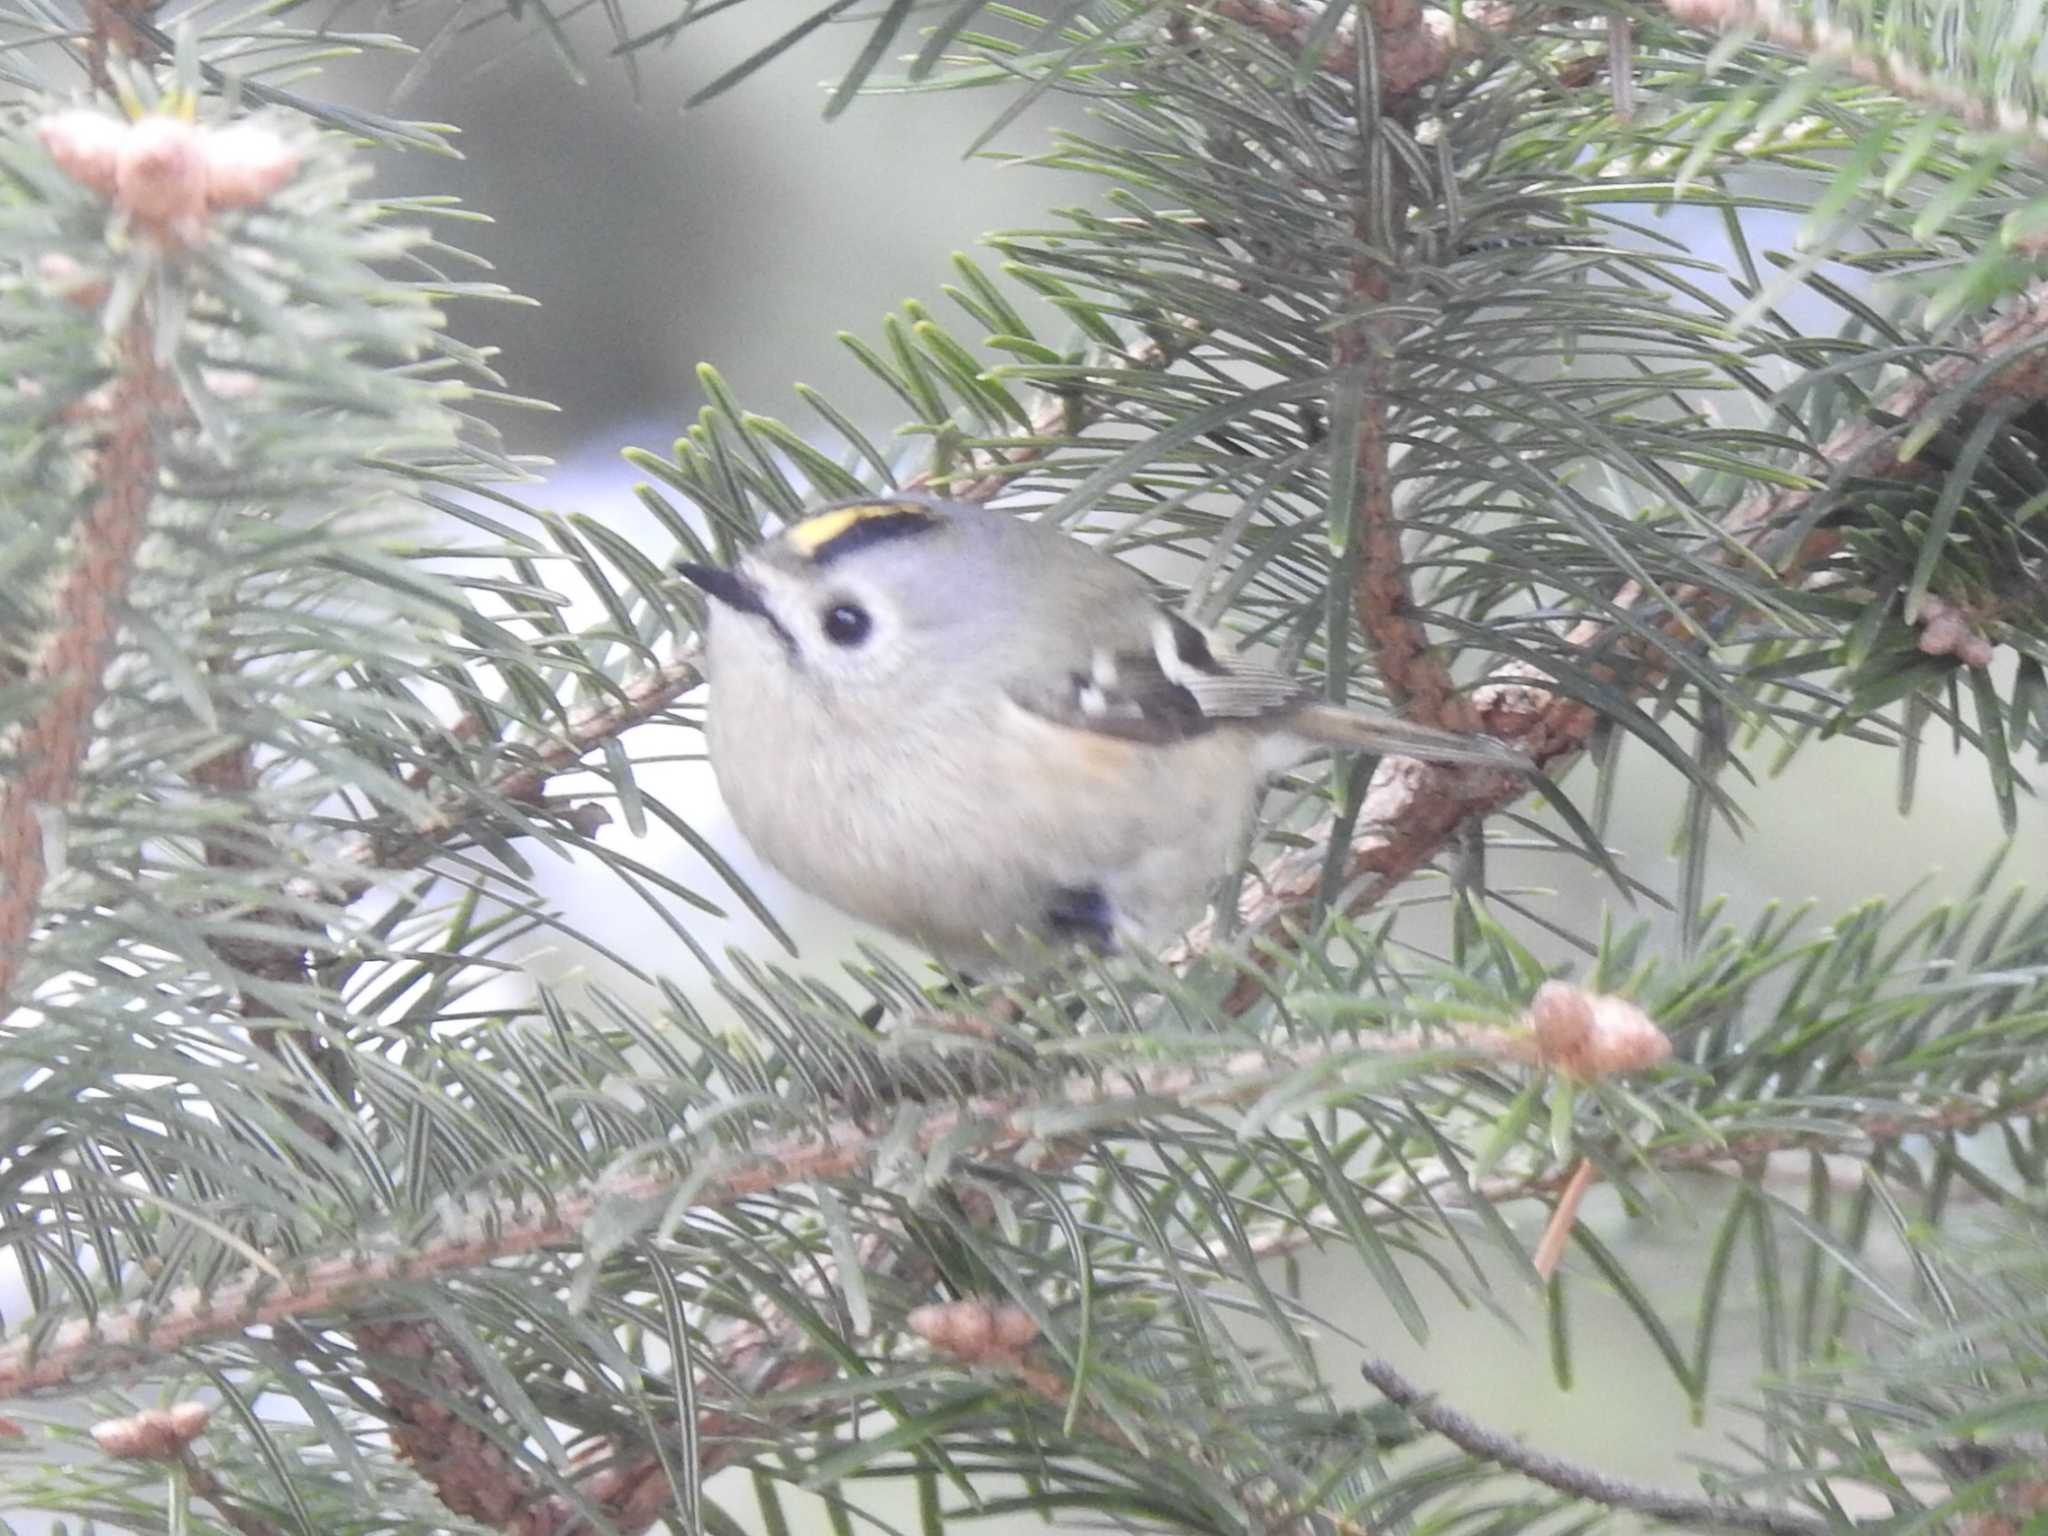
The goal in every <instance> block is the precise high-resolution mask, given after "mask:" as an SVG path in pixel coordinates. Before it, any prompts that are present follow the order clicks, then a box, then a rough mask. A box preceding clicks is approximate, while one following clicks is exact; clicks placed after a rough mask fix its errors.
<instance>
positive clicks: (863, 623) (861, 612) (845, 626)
mask: <svg viewBox="0 0 2048 1536" xmlns="http://www.w3.org/2000/svg"><path fill="white" fill-rule="evenodd" d="M874 627H875V621H874V620H873V619H871V618H869V617H868V611H867V609H865V608H863V607H861V606H860V604H858V603H834V604H833V605H832V606H831V607H830V608H827V609H826V610H825V638H826V639H827V640H830V641H831V642H832V643H833V644H834V645H859V644H860V643H861V641H863V640H865V639H867V637H868V631H869V630H871V629H873V628H874Z"/></svg>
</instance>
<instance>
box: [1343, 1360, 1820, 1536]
mask: <svg viewBox="0 0 2048 1536" xmlns="http://www.w3.org/2000/svg"><path fill="white" fill-rule="evenodd" d="M1358 1371H1359V1374H1360V1375H1362V1376H1363V1377H1364V1378H1365V1379H1366V1380H1367V1381H1369V1382H1371V1383H1372V1384H1373V1386H1375V1387H1377V1388H1378V1389H1379V1391H1380V1392H1381V1393H1382V1394H1383V1395H1384V1396H1385V1397H1386V1399H1387V1400H1388V1401H1389V1402H1391V1403H1393V1404H1395V1405H1396V1406H1397V1407H1400V1408H1402V1409H1405V1410H1406V1411H1407V1412H1408V1413H1409V1414H1410V1415H1412V1416H1413V1417H1414V1419H1415V1420H1416V1422H1417V1423H1419V1424H1421V1425H1422V1426H1423V1427H1424V1428H1425V1429H1429V1430H1433V1431H1434V1432H1435V1433H1437V1434H1439V1435H1442V1436H1443V1437H1444V1438H1445V1439H1446V1440H1448V1441H1450V1442H1451V1444H1453V1445H1455V1446H1456V1447H1457V1448H1458V1449H1459V1450H1461V1451H1463V1452H1464V1453H1465V1454H1466V1455H1468V1456H1474V1457H1477V1458H1478V1459H1479V1460H1481V1461H1490V1462H1492V1463H1494V1464H1495V1465H1496V1466H1501V1467H1506V1468H1507V1469H1508V1470H1509V1471H1511V1472H1519V1473H1521V1474H1522V1476H1524V1477H1526V1478H1528V1479H1530V1480H1531V1481H1532V1482H1538V1483H1541V1484H1543V1486H1544V1487H1546V1488H1555V1489H1556V1490H1557V1491H1558V1492H1559V1493H1564V1494H1569V1495H1571V1497H1573V1498H1575V1499H1585V1500H1588V1501H1590V1502H1592V1503H1594V1504H1604V1505H1606V1506H1607V1507H1608V1508H1610V1509H1628V1510H1633V1511H1635V1512H1636V1513H1637V1514H1641V1515H1648V1516H1649V1517H1650V1518H1651V1519H1653V1520H1665V1521H1670V1522H1672V1523H1674V1524H1680V1525H1692V1526H1707V1527H1711V1528H1714V1529H1719V1530H1728V1531H1755V1532H1758V1533H1760V1536H1826V1533H1827V1532H1828V1531H1829V1530H1831V1529H1833V1527H1831V1526H1829V1525H1828V1524H1827V1523H1826V1522H1824V1521H1820V1520H1811V1519H1808V1518H1806V1517H1805V1516H1803V1515H1793V1514H1786V1513H1783V1512H1781V1511H1778V1510H1770V1509H1756V1508H1753V1507H1752V1506H1750V1505H1747V1504H1734V1503H1730V1502H1728V1501H1727V1500H1725V1499H1708V1498H1700V1497H1697V1496H1694V1495H1690V1494H1683V1493H1678V1492H1675V1491H1674V1490H1671V1489H1667V1488H1653V1487H1651V1486H1649V1485H1648V1484H1646V1483H1634V1482H1630V1481H1628V1480H1627V1479H1626V1478H1619V1477H1610V1476H1608V1475H1607V1474H1606V1473H1604V1472H1597V1471H1595V1470H1593V1469H1592V1468H1590V1467H1582V1466H1579V1465H1577V1464H1576V1463H1573V1462H1569V1461H1565V1460H1564V1459H1562V1458H1561V1457H1557V1456H1547V1455H1545V1454H1544V1453H1542V1452H1541V1451H1532V1450H1530V1449H1529V1448H1528V1447H1527V1446H1524V1445H1522V1444H1520V1443H1519V1442H1518V1441H1515V1440H1512V1439H1510V1438H1509V1437H1508V1436H1506V1435H1503V1434H1501V1433H1500V1432H1499V1431H1498V1430H1493V1429H1488V1428H1487V1427H1486V1426H1485V1425H1483V1424H1481V1423H1479V1422H1478V1421H1477V1420H1475V1419H1469V1418H1467V1417H1466V1416H1465V1415H1464V1414H1462V1413H1459V1412H1458V1411H1457V1410H1456V1409H1454V1408H1447V1407H1445V1406H1444V1405H1443V1404H1442V1403H1440V1402H1438V1401H1437V1399H1436V1396H1435V1394H1434V1393H1430V1392H1425V1391H1423V1390H1422V1388H1420V1387H1418V1386H1417V1385H1416V1384H1415V1383H1414V1382H1412V1381H1410V1380H1409V1379H1408V1378H1407V1377H1405V1376H1403V1375H1402V1374H1401V1373H1400V1372H1399V1371H1397V1370H1395V1369H1394V1368H1393V1367H1392V1366H1391V1365H1389V1364H1387V1363H1386V1362H1385V1361H1384V1360H1375V1359H1373V1358H1371V1357H1370V1356H1368V1357H1367V1358H1366V1359H1365V1360H1363V1361H1361V1362H1360V1363H1359V1367H1358Z"/></svg>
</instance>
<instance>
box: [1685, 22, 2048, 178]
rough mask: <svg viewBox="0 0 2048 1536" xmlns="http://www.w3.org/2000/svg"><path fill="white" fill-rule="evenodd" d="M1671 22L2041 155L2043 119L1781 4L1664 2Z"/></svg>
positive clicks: (2045, 148)
mask: <svg viewBox="0 0 2048 1536" xmlns="http://www.w3.org/2000/svg"><path fill="white" fill-rule="evenodd" d="M1665 9H1666V10H1668V11H1669V12H1670V13H1671V15H1672V16H1673V18H1674V19H1676V20H1678V21H1682V22H1686V23H1689V24H1690V25H1693V26H1701V27H1712V28H1714V29H1715V30H1717V31H1721V32H1748V33H1753V34H1755V35H1756V36H1758V37H1761V38H1762V39H1764V41H1766V42H1769V43H1773V44H1775V45H1776V46H1778V47H1780V48H1786V49H1790V50H1791V51H1792V52H1794V53H1801V54H1805V55H1806V56H1807V57H1808V58H1810V59H1812V60H1813V62H1814V63H1816V64H1823V65H1826V66H1828V67H1830V68H1833V69H1839V70H1841V71H1842V72H1843V73H1845V74H1848V75H1851V76H1853V77H1854V78H1856V79H1858V80H1861V81H1864V82H1865V83H1867V84H1870V85H1874V86H1877V87H1879V88H1880V89H1881V90H1886V91H1890V92H1891V93H1892V94H1893V95H1894V96H1899V97H1903V98H1904V99H1906V100H1908V101H1913V102H1918V103H1919V104H1920V105H1922V106H1927V107H1933V108H1934V109H1936V110H1937V111H1941V112H1946V113H1948V114H1949V115H1950V116H1952V117H1955V118H1958V119H1960V120H1961V121H1962V122H1964V123H1966V124H1968V125H1969V126H1970V127H1972V128H1978V129H1986V130H1993V131H1998V132H2005V133H2025V134H2027V135H2029V136H2030V140H2031V142H2030V144H2029V146H2028V147H2029V149H2030V150H2031V152H2032V153H2033V154H2035V155H2037V156H2048V120H2044V119H2043V118H2042V117H2041V116H2040V114H2038V113H2036V112H2031V111H2029V110H2028V109H2027V108H2025V107H2023V106H2021V105H2020V104H2019V103H2018V102H2016V101H2013V100H2011V99H2010V98H2008V97H1991V98H1986V97H1983V96H1980V95H1974V94H1972V93H1971V92H1970V91H1968V90H1966V89H1964V88H1963V87H1962V86H1961V85H1958V84H1956V83H1955V82H1953V81H1948V80H1942V79H1939V78H1937V77H1936V76H1934V75H1931V74H1929V73H1928V72H1927V71H1926V70H1925V69H1923V68H1921V67H1920V66H1919V65H1918V64H1916V63H1915V62H1914V61H1913V60H1912V59H1910V58H1908V57H1907V56H1906V55H1905V54H1904V53H1903V52H1902V51H1900V50H1899V49H1897V48H1884V47H1881V46H1876V45H1873V44H1871V43H1869V42H1867V41H1865V40H1864V39H1863V38H1860V37H1858V36H1857V35H1856V34H1855V33H1854V32H1851V31H1850V30H1849V29H1848V28H1847V27H1844V26H1843V25H1841V23H1839V22H1836V21H1831V20H1827V19H1824V18H1819V17H1813V16H1802V15H1799V14H1797V13H1796V12H1795V11H1793V10H1792V9H1791V8H1790V7H1789V6H1786V5H1784V4H1782V3H1781V0H1665Z"/></svg>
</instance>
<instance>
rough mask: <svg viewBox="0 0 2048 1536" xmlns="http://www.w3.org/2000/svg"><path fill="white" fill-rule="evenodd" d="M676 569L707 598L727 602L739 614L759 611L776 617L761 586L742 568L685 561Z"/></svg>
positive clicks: (763, 616) (761, 613)
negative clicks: (753, 581)
mask: <svg viewBox="0 0 2048 1536" xmlns="http://www.w3.org/2000/svg"><path fill="white" fill-rule="evenodd" d="M676 569H677V570H678V571H681V572H682V573H683V576H684V579H686V580H687V581H689V582H690V583H691V584H692V585H693V586H695V587H698V588H699V589H701V590H702V591H703V593H704V595H705V596H706V597H709V598H712V599H714V600H715V601H717V602H721V603H723V604H725V606H726V607H728V608H731V609H733V610H734V611H735V612H738V613H752V614H758V615H760V616H761V617H762V618H764V619H772V618H773V615H771V614H770V613H769V612H768V605H767V603H765V602H763V601H762V599H761V589H760V588H759V587H757V586H755V585H754V584H753V583H752V582H751V581H749V580H747V578H746V577H744V576H742V575H741V574H740V573H739V572H738V571H728V570H726V569H724V568H723V567H722V566H716V565H692V564H691V563H690V562H689V561H687V560H685V561H682V562H680V563H678V564H677V566H676Z"/></svg>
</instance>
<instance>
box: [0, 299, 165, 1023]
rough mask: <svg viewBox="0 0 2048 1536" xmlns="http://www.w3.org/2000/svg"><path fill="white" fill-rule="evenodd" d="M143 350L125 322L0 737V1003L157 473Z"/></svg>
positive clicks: (31, 918)
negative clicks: (73, 508) (78, 497)
mask: <svg viewBox="0 0 2048 1536" xmlns="http://www.w3.org/2000/svg"><path fill="white" fill-rule="evenodd" d="M152 349H153V342H152V339H151V335H150V326H149V324H148V323H147V322H146V321H137V322H135V323H133V324H131V325H130V326H129V328H128V329H127V331H126V332H124V333H123V335H122V336H121V338H120V340H119V342H118V344H117V346H116V349H115V370H114V379H113V382H112V385H111V387H110V388H109V389H108V391H107V394H106V396H105V401H106V405H105V420H106V432H107V438H106V443H105V446H104V447H102V448H101V449H100V451H99V453H98V454H97V455H96V461H97V462H96V464H95V466H94V477H95V479H96V480H97V481H98V482H99V487H100V488H99V492H98V494H97V495H95V496H94V497H93V499H92V501H91V502H90V503H89V504H88V505H87V507H86V510H85V515H84V516H83V517H81V518H80V519H79V522H78V526H77V528H76V530H75V531H74V532H73V533H72V536H71V552H70V565H69V567H68V568H67V569H66V570H65V571H64V573H63V575H62V576H61V578H60V579H59V580H58V582H57V585H56V588H55V589H54V590H53V591H52V592H51V593H50V597H49V602H48V603H47V605H46V606H45V608H44V613H45V614H46V616H47V622H48V623H49V624H50V625H51V626H52V628H51V629H50V631H49V633H48V634H47V635H46V636H45V637H44V639H43V643H42V647H41V649H40V651H39V652H38V653H37V654H36V656H35V657H34V658H33V659H32V660H31V661H30V663H29V667H28V675H27V681H28V684H29V687H30V688H31V689H33V690H34V691H35V692H36V693H37V694H38V695H39V697H38V698H37V700H36V703H35V705H34V706H33V708H34V713H33V714H32V715H31V716H30V717H29V719H28V720H27V721H26V723H24V724H23V726H22V727H21V728H20V730H19V731H18V732H17V733H16V734H15V737H14V740H13V741H12V742H11V743H9V750H8V755H9V756H10V757H12V758H13V759H14V761H15V763H16V764H17V765H18V766H17V769H16V771H15V773H14V774H13V775H12V776H11V777H9V778H8V779H7V780H6V781H5V784H4V785H0V882H4V889H0V1007H4V1006H5V1004H6V1002H7V1000H8V999H9V997H10V996H11V994H12V993H13V992H14V990H15V986H16V983H17V982H18V981H19V980H20V977H21V967H22V961H23V959H24V957H25V952H26V950H27V948H28V945H29V940H30V938H31V936H32V935H33V933H34V931H35V923H36V911H37V908H38V906H39V905H40V903H41V900H42V894H43V886H44V884H45V882H46V881H47V880H48V879H49V853H48V850H47V849H46V848H45V847H44V845H43V832H44V825H43V818H44V817H45V816H61V815H63V814H64V813H65V812H66V811H67V810H68V808H69V807H70V804H71V800H72V797H73V796H74V795H75V794H76V793H77V790H78V776H79V770H80V768H81V767H82V766H83V764H84V761H85V754H86V752H87V750H88V749H89V748H90V746H91V745H92V717H93V712H94V711H95V710H96V709H97V708H98V707H99V703H100V696H101V691H102V689H103V687H104V685H105V674H106V668H107V663H108V662H109V661H110V660H111V659H112V657H113V653H114V641H115V637H116V635H117V633H118V631H119V628H120V622H121V609H122V606H123V605H124V604H125V603H126V601H127V597H128V588H129V584H130V582H131V581H132V580H133V579H134V575H135V553H136V550H137V549H138V548H139V547H140V546H141V543H142V538H143V535H144V533H146V532H147V531H148V518H149V506H150V498H151V496H152V495H153V494H154V492H155V490H156V478H157V458H156V441H155V426H154V417H155V412H156V408H157V403H158V400H159V399H160V397H161V395H162V393H163V390H164V380H163V373H162V370H161V369H160V368H159V367H158V366H157V363H156V359H155V354H154V352H153V350H152Z"/></svg>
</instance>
